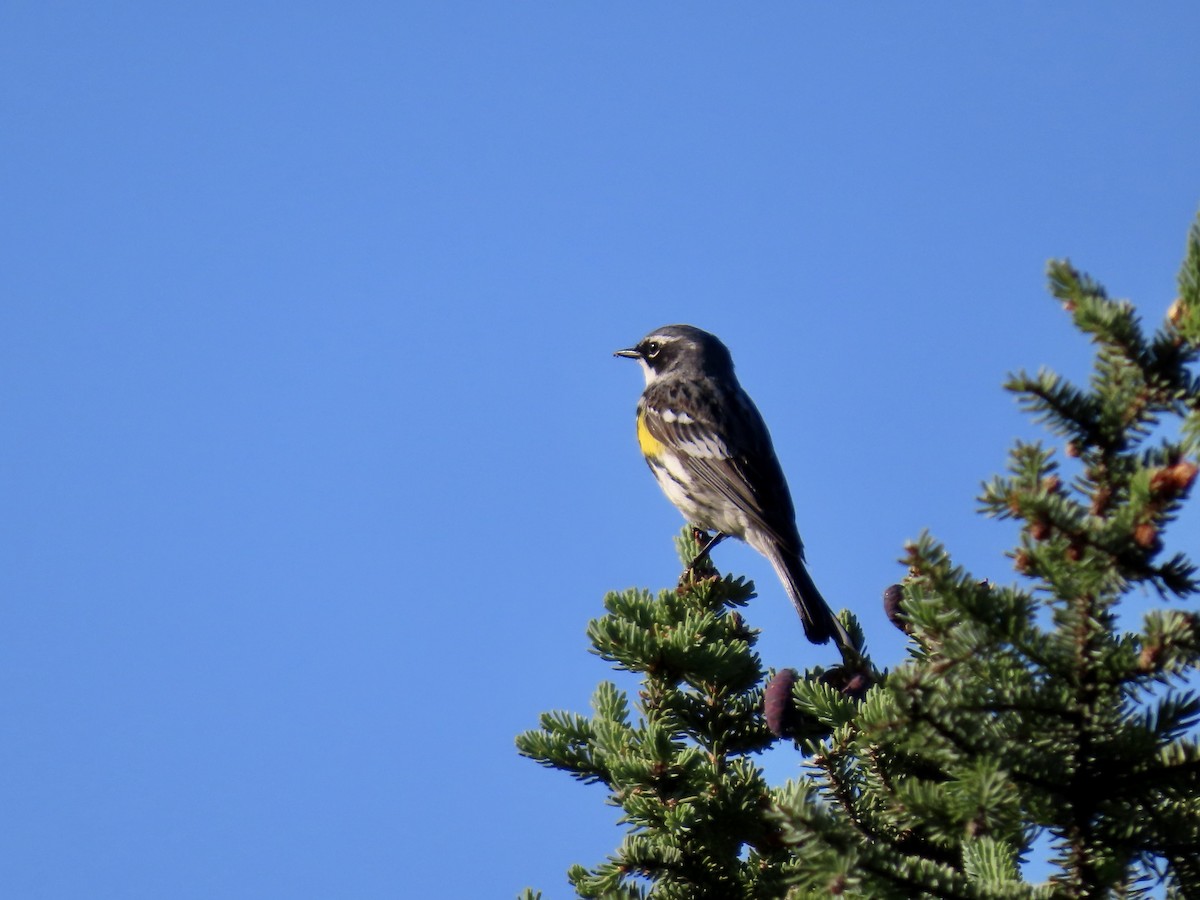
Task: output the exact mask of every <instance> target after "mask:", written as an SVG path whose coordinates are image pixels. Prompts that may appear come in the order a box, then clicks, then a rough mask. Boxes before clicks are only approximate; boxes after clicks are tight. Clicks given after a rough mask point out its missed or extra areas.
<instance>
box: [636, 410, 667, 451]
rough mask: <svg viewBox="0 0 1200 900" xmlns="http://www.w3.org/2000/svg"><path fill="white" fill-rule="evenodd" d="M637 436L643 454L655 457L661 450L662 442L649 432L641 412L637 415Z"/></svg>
mask: <svg viewBox="0 0 1200 900" xmlns="http://www.w3.org/2000/svg"><path fill="white" fill-rule="evenodd" d="M637 437H638V446H639V447H641V448H642V455H643V456H649V457H655V456H659V455H660V454H661V453H662V452H663V442H662V441H660V440H659V439H658V438H656V437H655V436H654V435H652V434H651V433H650V429H649V428H647V427H646V415H645V413H642V412H639V413H638V417H637Z"/></svg>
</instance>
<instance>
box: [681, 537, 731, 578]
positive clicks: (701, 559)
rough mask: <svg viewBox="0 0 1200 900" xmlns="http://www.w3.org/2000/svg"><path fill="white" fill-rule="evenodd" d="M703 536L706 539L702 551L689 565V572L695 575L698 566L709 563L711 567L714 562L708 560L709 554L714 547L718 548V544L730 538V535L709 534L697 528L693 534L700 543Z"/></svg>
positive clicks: (701, 547)
mask: <svg viewBox="0 0 1200 900" xmlns="http://www.w3.org/2000/svg"><path fill="white" fill-rule="evenodd" d="M701 536H703V537H704V543H703V544H701V546H700V551H699V552H698V553H697V554H696V555H695V556H694V557H693V558H692V561H691V563H689V564H688V572H690V573H693V574H694V573H695V571H696V566H698V565H701V564H702V563H705V562H707V563H709V565H711V564H712V560H710V559H709V558H708V552H709V551H710V550H712V548H713V547H715V546H717V544H719V543H721V541H723V540H725V538H727V537H729V535H727V534H722V533H721V532H719V531H717V532H714V533H713V534H708V533H707V532H706V531H703V530H702V529H699V528H697V529H696V530H695V531H694V532H693V537H694V538H695V539H696V541H697V542H699V540H700V538H701Z"/></svg>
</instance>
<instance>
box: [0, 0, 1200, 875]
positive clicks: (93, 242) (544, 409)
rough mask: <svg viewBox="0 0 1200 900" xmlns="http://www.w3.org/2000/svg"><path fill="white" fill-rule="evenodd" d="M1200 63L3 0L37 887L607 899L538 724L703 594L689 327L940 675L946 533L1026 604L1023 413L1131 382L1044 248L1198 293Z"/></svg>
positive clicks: (818, 657)
mask: <svg viewBox="0 0 1200 900" xmlns="http://www.w3.org/2000/svg"><path fill="white" fill-rule="evenodd" d="M1198 31H1200V11H1198V10H1197V7H1196V6H1195V4H1192V3H1185V2H1168V3H1160V4H1153V5H1149V6H1147V5H1141V6H1140V7H1137V8H1135V7H1134V5H1132V4H1118V3H1091V2H1089V3H1083V2H1067V3H1059V4H1053V5H1047V4H1040V3H1032V2H1029V3H1008V4H995V5H994V6H993V7H992V8H990V9H982V8H981V6H980V5H977V4H965V5H964V4H954V3H928V4H923V5H920V6H913V5H908V6H904V7H901V6H897V5H891V4H882V3H871V4H858V5H854V6H846V5H841V4H838V5H835V4H823V5H818V4H779V3H770V4H754V5H753V6H749V7H742V8H737V7H734V6H730V5H728V4H710V3H701V4H688V5H686V6H685V5H683V4H633V3H615V4H603V5H601V4H580V3H563V4H551V3H490V4H484V3H454V2H450V3H425V4H416V3H405V4H383V3H378V4H372V3H352V4H339V5H336V6H335V5H333V4H328V5H324V4H311V3H309V4H298V5H288V6H284V5H281V4H255V3H251V4H220V3H215V4H214V3H206V4H198V3H192V4H150V3H140V4H139V3H115V4H82V3H23V2H14V3H8V4H6V5H5V6H4V8H3V10H2V11H0V120H2V121H3V123H4V124H3V126H2V129H3V130H2V134H3V141H2V142H0V173H2V174H0V178H2V179H3V180H2V183H0V193H2V196H3V210H4V213H3V215H2V216H0V228H2V229H3V234H2V235H0V237H2V240H0V271H2V273H3V274H2V276H0V277H2V279H3V282H2V283H3V294H4V302H3V304H2V305H0V378H2V382H3V390H2V391H0V413H2V416H3V422H4V425H5V433H6V439H5V440H4V441H3V442H2V444H0V463H2V465H0V471H2V472H3V476H2V478H3V481H2V484H3V495H2V498H0V502H2V504H3V515H2V516H0V527H2V528H3V535H2V547H3V551H2V552H3V565H2V566H0V595H2V596H3V598H4V601H3V604H2V606H0V722H3V729H4V732H3V738H2V739H0V771H3V772H4V773H5V775H4V778H3V780H2V782H0V784H2V785H3V787H2V788H0V806H2V808H3V809H4V815H3V817H2V818H0V884H3V885H4V886H5V889H4V893H5V894H6V895H9V896H15V897H47V898H58V897H80V896H88V897H121V898H139V897H147V898H149V897H163V896H170V897H180V898H189V897H196V898H201V897H212V896H224V897H328V896H354V897H363V898H366V897H393V896H399V895H403V896H443V897H464V898H467V897H479V896H501V897H503V896H512V895H513V894H515V893H516V892H517V891H518V890H519V889H520V888H522V887H523V886H525V885H527V884H528V885H534V886H537V887H541V888H543V889H545V890H546V891H547V893H548V896H567V895H568V890H567V888H566V886H565V880H564V875H563V873H564V871H565V869H566V867H567V866H568V865H569V864H570V863H572V862H576V861H582V862H585V863H593V862H596V861H598V860H600V859H601V858H602V857H603V856H604V855H605V854H606V853H607V852H608V851H609V850H610V849H611V848H612V847H613V846H615V844H616V843H617V841H618V839H619V831H618V830H617V829H616V828H615V827H614V825H613V821H614V818H615V812H614V811H613V810H612V809H610V808H607V807H605V806H604V805H603V802H602V801H603V793H602V791H601V789H599V788H595V787H592V788H584V787H580V786H578V785H577V784H575V783H574V782H572V781H571V780H570V779H568V778H567V777H566V776H564V775H561V774H558V773H552V772H547V771H544V770H542V769H540V768H538V767H537V766H535V765H533V764H532V763H530V762H528V761H526V760H522V759H520V758H518V757H517V755H516V753H515V751H514V749H513V736H514V735H515V734H516V733H517V732H519V731H521V730H523V729H525V728H528V727H531V726H533V725H534V724H535V723H536V719H537V715H538V714H539V712H541V711H543V710H548V709H553V708H567V709H574V710H580V711H582V710H585V709H586V706H587V700H588V697H589V696H590V693H591V691H592V689H593V687H594V685H595V684H596V682H598V681H599V680H601V679H602V678H605V677H607V676H608V674H609V673H608V671H607V669H606V667H605V665H604V664H603V663H602V662H601V661H600V660H598V659H596V658H594V657H592V656H590V655H589V654H588V653H587V644H586V640H585V638H584V627H585V625H586V623H587V621H588V619H590V618H592V617H594V616H596V615H598V614H600V612H601V598H602V596H603V594H604V592H605V591H606V590H610V589H620V588H625V587H629V586H634V585H638V586H648V587H661V586H665V585H668V584H671V583H673V581H674V579H675V577H676V575H677V569H678V566H677V563H676V560H675V557H674V552H673V547H672V542H671V539H672V537H673V535H674V534H675V533H676V531H677V529H678V527H679V526H680V524H681V520H680V519H679V517H678V515H677V513H676V512H675V511H674V509H672V508H671V507H670V506H669V505H668V503H667V502H666V501H665V500H664V499H663V498H662V497H661V496H660V495H659V493H658V490H657V488H656V487H655V486H654V484H653V481H652V479H651V477H650V475H649V473H648V472H647V471H646V470H645V467H644V465H643V463H642V462H641V460H640V458H639V457H638V455H637V451H636V448H635V444H634V440H633V427H632V422H633V420H632V414H633V407H634V403H635V401H636V397H637V395H638V393H639V391H640V386H641V379H640V376H639V374H638V372H637V371H636V367H635V366H633V365H631V364H629V363H627V362H624V361H620V360H614V359H612V357H611V352H612V351H613V350H614V349H617V348H618V347H624V346H628V345H629V344H631V343H632V342H634V341H635V340H636V339H637V338H639V337H640V336H641V335H642V334H644V333H645V332H647V331H649V330H650V329H652V328H653V327H655V326H658V325H661V324H666V323H669V322H679V321H684V322H691V323H693V324H696V325H700V326H701V327H704V328H707V329H709V330H712V331H714V332H716V333H718V334H719V335H721V336H722V337H723V338H724V339H725V341H726V343H727V344H728V345H729V346H730V348H731V349H732V350H733V353H734V358H735V360H736V361H737V364H738V370H739V373H740V375H741V377H742V381H743V384H744V385H745V386H746V387H747V388H748V389H749V390H750V392H751V394H752V395H753V396H754V397H755V399H756V401H757V402H758V405H759V406H760V408H761V409H762V410H763V412H764V415H765V416H766V418H767V420H768V423H769V424H770V426H771V429H772V432H773V434H774V436H775V442H776V446H777V449H778V451H779V454H780V457H781V459H782V461H783V464H784V468H785V470H786V472H787V473H788V475H789V479H790V481H791V484H792V490H793V494H794V495H795V499H796V505H797V508H798V517H799V523H800V529H801V533H802V534H803V535H804V537H805V541H806V544H807V547H808V554H809V558H810V561H811V564H812V571H813V575H814V577H815V578H816V580H817V582H818V583H819V584H820V585H821V586H822V588H823V590H824V591H825V593H826V594H827V596H829V597H830V598H831V600H833V601H834V602H835V605H838V606H841V605H848V606H850V607H852V608H853V609H855V610H856V612H858V613H859V615H860V616H861V618H862V620H863V622H864V625H865V627H866V629H867V632H868V636H869V641H870V645H871V647H872V648H873V650H874V655H875V659H876V662H877V663H879V664H880V665H894V664H895V663H896V662H899V661H900V660H901V659H902V658H903V652H904V651H903V644H902V642H901V640H900V635H899V634H898V633H897V632H895V631H894V630H893V629H891V628H890V626H889V625H887V623H886V622H885V621H884V620H883V618H882V615H881V613H880V609H879V603H878V597H879V593H880V591H881V590H882V589H883V588H884V587H885V586H886V585H887V584H889V583H891V582H893V581H895V580H898V578H899V577H900V576H901V574H902V572H901V570H900V568H899V566H898V565H897V564H896V563H895V559H896V558H897V557H898V556H899V554H900V553H901V550H902V545H903V542H904V541H905V539H907V538H910V537H913V536H915V535H917V534H918V533H919V532H920V531H921V530H922V529H924V528H929V529H931V530H932V531H933V532H934V533H935V534H936V535H937V536H938V537H939V538H941V539H942V540H944V541H945V542H946V543H947V544H948V545H949V547H950V549H951V551H952V552H953V553H954V555H955V557H956V558H957V559H958V560H959V561H960V562H962V563H965V564H967V565H968V566H970V567H971V568H972V569H973V570H974V571H976V572H977V574H979V575H980V576H988V577H992V578H993V579H1006V578H1010V577H1011V569H1010V567H1009V566H1008V563H1007V561H1006V560H1005V559H1004V558H1003V557H1002V555H1001V554H1002V552H1003V550H1004V549H1005V548H1006V547H1007V546H1008V545H1009V544H1010V543H1011V540H1012V537H1013V531H1012V528H1011V526H1009V525H1006V524H994V523H989V522H986V521H984V520H982V519H980V518H978V517H977V516H976V515H975V514H974V512H973V510H974V506H975V504H974V500H973V498H974V497H975V496H976V495H977V493H978V486H979V483H980V481H981V480H983V479H985V478H986V477H988V476H990V475H991V474H992V473H994V472H995V471H997V470H999V469H1000V468H1001V467H1002V466H1003V464H1004V459H1005V452H1006V449H1007V447H1008V445H1009V444H1010V442H1011V441H1012V439H1013V438H1014V437H1016V436H1018V435H1026V436H1029V435H1033V434H1035V433H1036V432H1035V431H1034V430H1033V429H1032V428H1031V426H1030V425H1029V424H1028V423H1027V422H1026V421H1025V420H1023V419H1022V418H1021V417H1020V416H1019V415H1018V413H1017V411H1016V409H1015V406H1014V404H1013V403H1012V400H1011V398H1009V397H1008V396H1006V395H1005V394H1004V393H1003V392H1002V391H1001V390H1000V388H999V384H1000V382H1001V381H1002V380H1003V377H1004V375H1005V373H1006V372H1008V371H1010V370H1013V369H1016V368H1018V367H1021V366H1028V367H1031V368H1033V367H1036V366H1038V365H1041V364H1048V365H1052V366H1054V367H1056V368H1058V369H1060V370H1062V371H1065V372H1067V373H1070V374H1074V375H1079V374H1081V373H1083V372H1084V371H1085V368H1084V367H1085V366H1086V363H1087V360H1088V348H1087V346H1086V344H1085V343H1084V342H1083V341H1081V340H1080V339H1079V338H1078V337H1076V336H1075V335H1074V334H1073V333H1072V331H1071V328H1070V326H1069V323H1068V322H1067V321H1066V318H1065V317H1064V316H1063V315H1062V313H1061V312H1060V311H1059V310H1058V308H1057V307H1056V305H1055V304H1054V303H1053V302H1051V301H1050V300H1048V299H1047V295H1046V293H1045V289H1044V278H1043V269H1044V264H1045V261H1046V259H1047V258H1049V257H1052V256H1069V257H1071V258H1072V260H1073V261H1074V262H1076V263H1077V264H1078V265H1080V266H1081V267H1083V268H1085V269H1087V270H1089V271H1090V272H1092V274H1094V275H1095V276H1097V277H1098V278H1100V280H1101V281H1103V282H1104V283H1105V284H1106V285H1107V286H1108V287H1109V289H1110V291H1111V292H1112V293H1113V294H1116V295H1119V296H1128V297H1131V298H1133V299H1135V300H1136V301H1138V302H1139V303H1140V304H1141V306H1142V308H1143V310H1144V311H1145V313H1146V314H1147V316H1151V317H1154V318H1157V317H1158V316H1159V315H1161V313H1162V312H1163V311H1164V310H1165V308H1166V306H1167V305H1168V304H1169V303H1170V301H1171V299H1172V298H1173V296H1174V293H1173V291H1174V276H1175V272H1176V270H1177V267H1178V263H1179V260H1180V258H1181V255H1182V251H1183V242H1184V237H1185V234H1186V230H1187V228H1188V226H1189V224H1190V223H1191V221H1192V217H1193V215H1194V214H1195V212H1196V210H1197V207H1198V205H1200V170H1198V168H1197V165H1196V159H1197V156H1196V147H1197V146H1198V145H1200V108H1198V107H1197V101H1196V85H1197V84H1198V83H1200V57H1198V56H1197V54H1196V52H1195V41H1194V36H1195V35H1196V34H1197V33H1198ZM1198 535H1200V529H1198V528H1197V520H1196V517H1195V516H1194V515H1192V516H1189V517H1185V518H1184V519H1183V520H1182V521H1181V522H1180V523H1179V525H1178V526H1177V530H1176V533H1175V537H1176V540H1177V541H1179V544H1180V546H1195V543H1196V538H1197V536H1198ZM717 562H718V564H719V565H720V566H721V567H722V568H724V569H726V570H730V571H735V572H743V573H746V574H748V575H750V576H751V577H753V578H754V579H755V580H756V581H757V583H758V587H759V590H760V594H761V596H760V597H759V599H758V600H756V601H755V602H754V603H753V604H752V606H751V608H750V611H749V614H748V615H749V618H750V620H751V622H752V624H754V625H755V626H757V627H759V628H761V629H762V630H763V637H762V641H761V644H760V648H761V650H762V653H763V657H764V660H765V661H766V662H767V664H769V665H774V666H783V665H798V666H801V667H802V666H804V665H808V664H810V663H813V662H821V661H825V662H828V661H830V660H829V659H828V656H829V652H830V651H829V650H828V648H824V649H819V648H813V647H810V646H809V645H808V644H806V643H805V642H804V641H803V639H802V637H801V633H800V630H799V626H798V623H797V622H796V621H795V618H794V614H793V613H792V611H791V609H790V606H789V604H788V603H787V601H786V599H785V597H784V595H783V593H782V589H781V588H780V587H779V585H778V583H777V582H776V581H775V579H774V576H773V575H772V574H771V572H770V569H769V568H768V566H767V564H766V563H765V562H764V561H762V560H761V559H760V558H758V557H757V556H756V555H755V554H754V553H753V552H752V551H750V550H748V549H747V548H745V547H742V546H736V545H734V544H732V543H729V544H726V545H724V546H722V547H721V548H720V550H718V551H717ZM626 686H628V683H626ZM796 762H797V760H795V759H794V758H779V757H778V755H776V756H773V757H772V758H771V760H770V761H769V763H768V769H769V771H770V773H771V775H772V777H773V778H774V779H775V780H777V781H782V780H783V779H784V778H786V777H788V775H789V774H791V773H792V772H793V771H794V766H795V764H796Z"/></svg>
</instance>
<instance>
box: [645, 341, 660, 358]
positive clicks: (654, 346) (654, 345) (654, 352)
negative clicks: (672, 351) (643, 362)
mask: <svg viewBox="0 0 1200 900" xmlns="http://www.w3.org/2000/svg"><path fill="white" fill-rule="evenodd" d="M661 349H662V344H660V343H659V342H658V341H650V342H649V343H648V344H646V357H647V358H648V359H654V357H656V356H658V351H659V350H661Z"/></svg>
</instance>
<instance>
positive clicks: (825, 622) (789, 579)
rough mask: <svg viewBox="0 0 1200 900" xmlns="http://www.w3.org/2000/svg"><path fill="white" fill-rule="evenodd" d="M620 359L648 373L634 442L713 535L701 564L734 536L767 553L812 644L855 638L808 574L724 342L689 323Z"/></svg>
mask: <svg viewBox="0 0 1200 900" xmlns="http://www.w3.org/2000/svg"><path fill="white" fill-rule="evenodd" d="M615 355H616V356H624V357H626V358H628V359H636V360H637V361H638V362H639V363H640V364H641V367H642V372H643V374H644V375H645V376H646V389H645V390H644V391H643V392H642V396H641V399H640V400H639V401H638V407H637V440H638V446H639V447H640V448H641V450H642V455H643V456H645V457H646V462H647V463H648V464H649V465H650V471H652V472H653V473H654V477H655V478H656V479H658V483H659V486H660V487H661V488H662V489H663V492H664V493H665V494H666V495H667V498H668V499H669V500H670V501H671V502H672V503H674V504H675V506H676V507H677V508H678V509H679V511H680V512H681V513H683V516H684V518H685V519H687V520H688V522H690V523H691V524H692V525H694V526H696V527H697V528H700V529H702V530H703V531H706V532H707V531H712V532H715V533H714V534H713V536H712V537H711V538H710V539H709V540H708V542H707V543H706V544H705V545H704V547H703V548H702V550H701V553H700V557H701V558H702V557H703V556H705V555H706V554H707V552H708V551H709V550H711V549H712V548H713V547H714V546H716V544H717V543H718V542H719V541H721V540H722V539H724V538H725V537H727V536H729V535H733V536H734V537H738V538H741V539H742V540H744V541H745V542H746V543H748V544H749V545H750V546H751V547H753V548H754V549H755V550H757V551H758V552H759V553H761V554H762V555H763V556H765V557H766V558H767V559H768V560H769V561H770V563H771V565H772V566H773V567H774V568H775V572H776V573H777V574H778V575H779V578H780V580H781V581H782V582H783V586H784V589H785V590H786V591H787V593H788V596H789V597H790V598H791V600H792V604H793V605H794V606H795V607H796V612H798V613H799V614H800V621H801V623H803V625H804V634H805V635H806V636H807V637H808V639H809V640H810V641H812V642H813V643H814V644H824V643H825V642H826V641H828V640H829V639H830V638H831V637H832V638H834V639H835V640H836V642H837V644H838V647H839V649H840V650H841V651H842V652H843V654H845V652H846V650H847V648H848V647H850V646H851V642H850V637H849V635H848V634H847V633H846V629H845V628H844V627H843V626H842V624H841V622H839V621H838V619H837V618H836V617H835V616H834V615H833V613H832V611H831V610H830V609H829V605H828V604H827V603H826V602H825V598H824V597H822V596H821V592H820V591H819V590H817V586H816V585H815V584H813V580H812V578H811V577H810V576H809V574H808V570H807V569H805V568H804V544H803V543H802V542H801V541H800V534H799V532H798V531H797V530H796V513H795V509H794V507H793V506H792V496H791V494H790V493H789V492H788V486H787V481H786V480H785V479H784V477H783V470H782V469H781V468H780V466H779V459H778V458H777V457H776V456H775V449H774V447H773V446H772V444H771V435H770V433H769V432H768V431H767V426H766V423H765V422H763V418H762V416H761V415H760V414H759V412H758V408H757V407H755V405H754V402H753V401H752V400H751V399H750V397H749V396H748V395H747V394H746V392H745V391H744V390H742V386H741V385H740V384H738V380H737V376H736V375H734V373H733V358H732V357H731V356H730V355H729V350H728V349H726V347H725V345H724V344H723V343H721V341H720V340H719V339H718V338H717V337H716V336H715V335H712V334H709V333H708V332H707V331H701V330H700V329H699V328H694V327H692V326H691V325H667V326H664V327H662V328H659V329H657V330H655V331H652V332H651V333H650V334H648V335H646V336H645V337H644V338H642V340H641V341H639V342H638V343H637V345H636V346H634V347H630V348H629V349H627V350H618V351H617V352H616V354H615Z"/></svg>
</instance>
